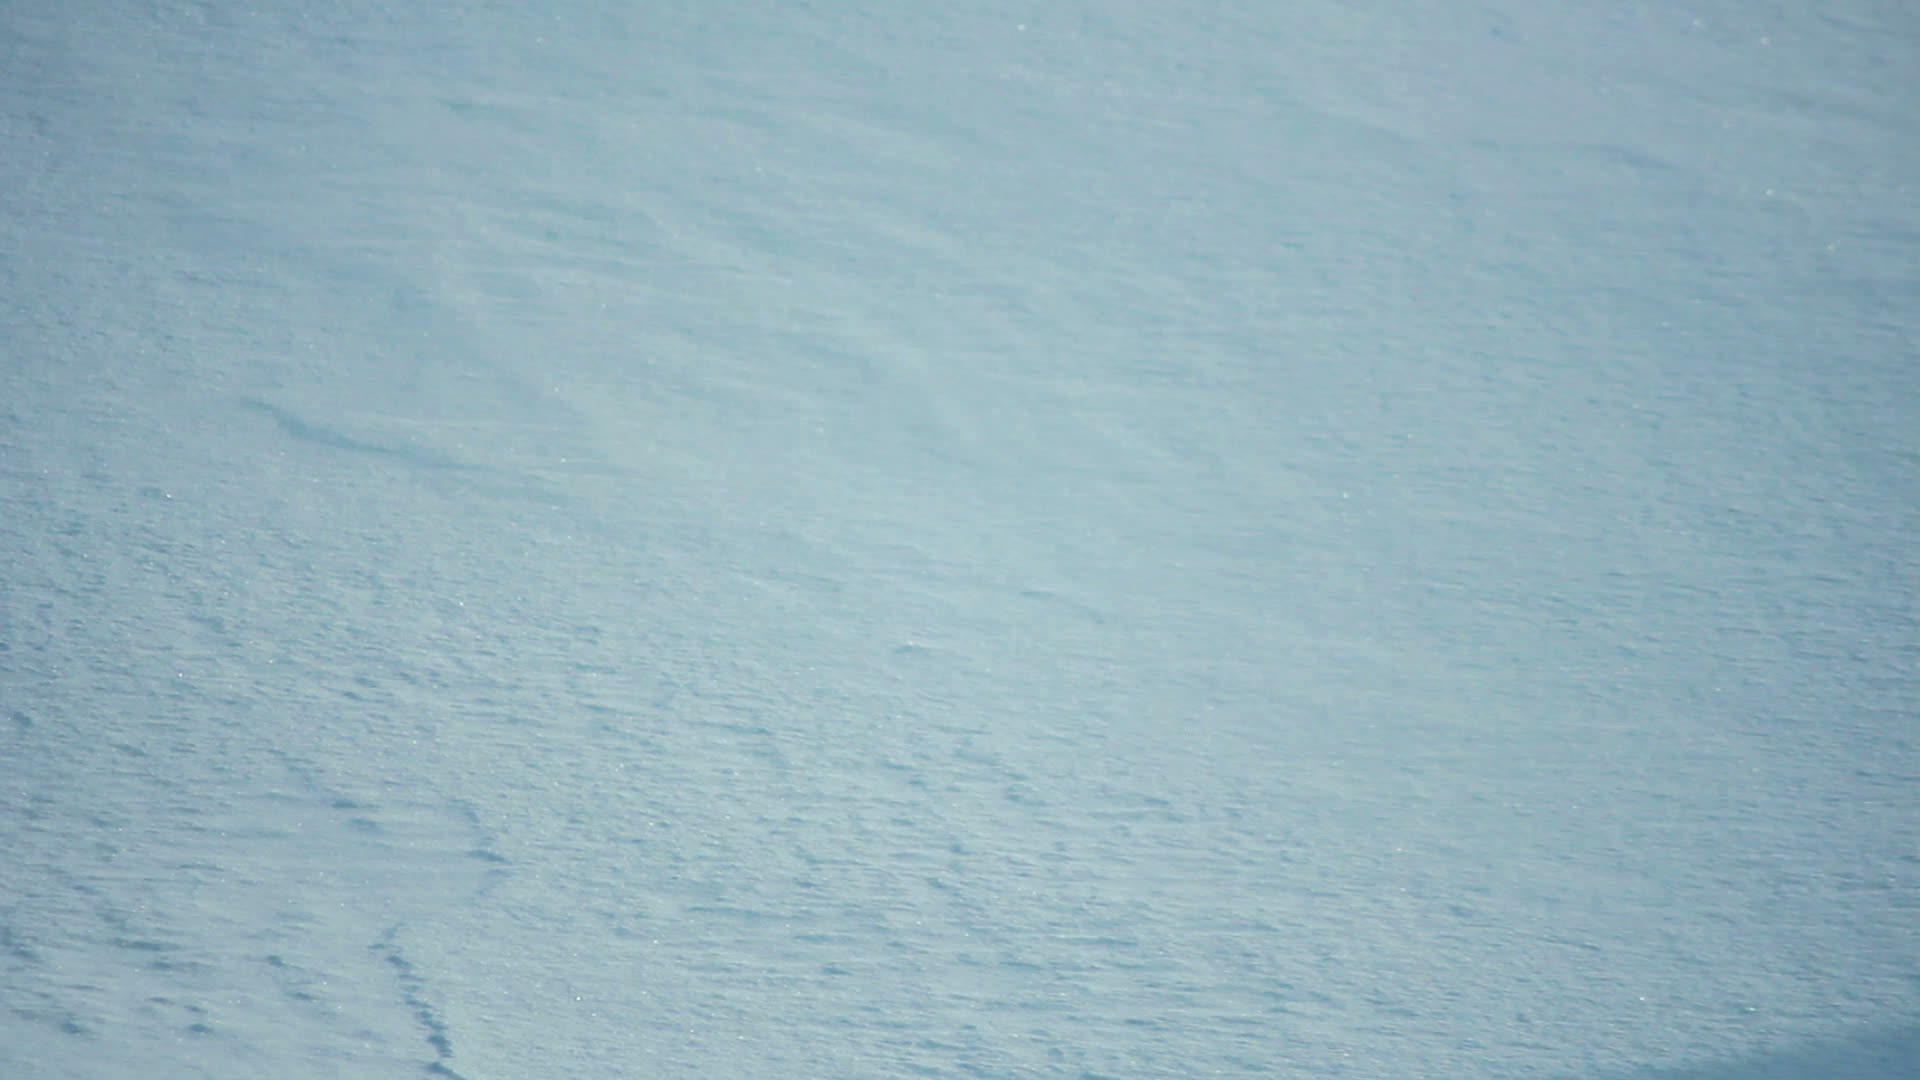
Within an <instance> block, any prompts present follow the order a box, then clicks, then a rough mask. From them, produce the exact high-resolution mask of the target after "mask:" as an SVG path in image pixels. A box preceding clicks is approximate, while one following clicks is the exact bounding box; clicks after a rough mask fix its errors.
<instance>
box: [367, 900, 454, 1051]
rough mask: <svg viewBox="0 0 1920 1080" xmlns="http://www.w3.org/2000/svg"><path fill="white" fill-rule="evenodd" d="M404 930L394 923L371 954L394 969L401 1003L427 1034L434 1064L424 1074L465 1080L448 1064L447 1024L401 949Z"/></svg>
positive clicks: (450, 1037)
mask: <svg viewBox="0 0 1920 1080" xmlns="http://www.w3.org/2000/svg"><path fill="white" fill-rule="evenodd" d="M405 926H406V924H404V923H395V924H393V925H392V926H390V927H388V928H387V932H386V933H384V934H382V935H380V940H378V941H376V942H374V943H373V946H372V948H373V951H374V952H376V953H378V954H380V957H381V959H383V960H385V961H386V962H387V965H388V966H389V967H391V968H393V971H394V978H395V979H396V980H397V981H398V982H399V984H400V1000H401V1001H403V1002H405V1003H406V1005H407V1008H408V1009H409V1010H411V1011H412V1013H413V1018H414V1021H415V1022H416V1023H418V1024H419V1025H420V1028H421V1030H423V1031H424V1032H425V1033H426V1040H427V1045H428V1046H431V1047H433V1052H434V1055H435V1057H436V1060H435V1061H433V1062H431V1063H429V1064H428V1065H427V1072H428V1073H429V1074H430V1075H433V1076H446V1077H451V1078H453V1080H465V1077H462V1076H461V1075H460V1074H459V1073H458V1072H455V1071H454V1070H453V1068H452V1067H451V1066H449V1065H448V1064H447V1062H449V1061H451V1060H452V1059H453V1038H452V1036H450V1035H449V1034H448V1033H447V1024H446V1021H445V1020H442V1019H441V1018H440V1012H439V1010H437V1009H435V1008H434V1007H433V1002H431V1001H429V1000H428V999H427V984H426V980H425V979H423V978H422V977H421V975H420V973H419V971H418V970H416V969H415V968H414V966H413V961H411V960H409V959H407V955H406V953H405V952H404V951H402V950H401V948H400V945H399V941H398V938H399V936H400V931H401V930H402V929H404V928H405Z"/></svg>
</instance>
